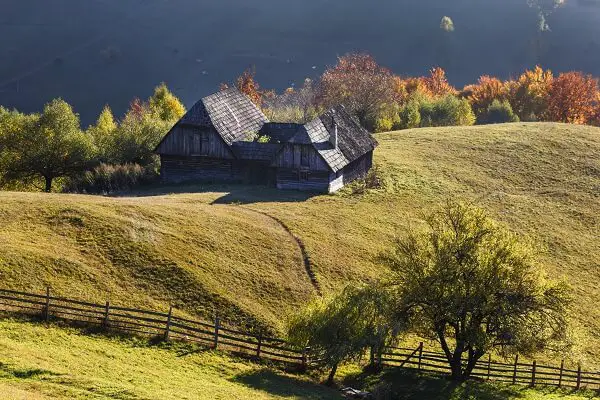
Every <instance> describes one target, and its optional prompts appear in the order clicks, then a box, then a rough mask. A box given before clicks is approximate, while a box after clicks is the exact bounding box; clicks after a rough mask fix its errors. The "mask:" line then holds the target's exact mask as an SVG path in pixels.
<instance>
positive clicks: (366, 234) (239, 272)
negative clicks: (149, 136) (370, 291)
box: [0, 123, 600, 363]
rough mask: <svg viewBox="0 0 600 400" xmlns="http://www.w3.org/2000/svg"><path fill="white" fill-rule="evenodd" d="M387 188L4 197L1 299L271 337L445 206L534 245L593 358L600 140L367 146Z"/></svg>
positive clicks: (507, 136)
mask: <svg viewBox="0 0 600 400" xmlns="http://www.w3.org/2000/svg"><path fill="white" fill-rule="evenodd" d="M377 138H378V140H379V142H380V147H379V149H378V150H377V151H376V156H375V162H376V164H377V165H378V167H379V169H380V172H381V176H382V179H383V181H384V182H385V188H384V189H381V190H377V191H368V192H367V193H364V194H352V193H351V190H344V192H342V193H340V194H336V195H324V196H315V197H308V196H306V195H304V194H301V193H290V192H279V191H276V190H270V189H265V188H255V187H248V186H235V185H233V186H200V185H195V186H182V187H166V188H156V189H154V190H152V191H146V192H143V193H139V194H138V195H137V196H135V197H132V196H130V197H113V198H107V197H93V196H81V195H61V194H51V195H47V194H41V193H40V194H35V193H14V192H4V193H0V225H1V226H2V229H1V230H0V243H2V245H1V246H0V285H1V286H3V287H10V288H15V289H26V290H36V291H42V290H44V289H45V287H46V285H50V286H51V287H52V290H53V292H54V293H57V294H62V295H68V296H71V297H77V298H82V299H88V300H94V301H103V300H105V299H106V298H108V297H110V299H111V301H113V302H114V303H120V304H123V305H135V306H146V307H151V308H156V309H166V308H167V307H168V305H169V304H170V303H172V304H174V305H175V306H176V307H177V309H178V312H181V313H186V314H190V315H204V316H212V315H213V313H214V310H215V309H219V310H220V312H221V313H222V314H225V318H226V319H230V320H236V321H241V322H244V321H246V322H249V323H252V324H254V323H260V324H262V325H264V326H267V327H270V328H271V329H272V330H274V331H277V330H280V329H281V328H282V324H283V322H284V320H285V316H286V315H287V314H288V313H290V312H292V311H293V310H294V309H296V308H297V307H298V306H299V305H301V304H303V303H305V302H306V301H308V300H309V299H310V298H311V297H312V296H316V295H317V290H316V289H315V287H314V286H313V283H312V282H311V279H310V277H309V274H308V273H307V271H306V268H305V263H304V260H303V253H302V251H301V249H300V248H299V246H298V243H297V241H296V239H299V240H301V242H302V244H303V246H304V248H305V251H306V254H305V256H308V259H309V261H310V268H311V269H312V272H313V273H314V275H315V276H316V279H317V281H318V284H319V286H320V287H321V288H322V289H323V291H324V292H328V291H331V290H334V289H335V288H337V287H340V286H341V285H344V284H346V283H348V282H351V281H359V280H365V279H370V278H373V277H376V276H378V275H379V274H381V273H382V267H381V266H380V265H378V263H377V257H378V256H379V254H381V252H382V251H384V250H385V249H386V248H387V247H388V246H389V244H390V243H391V241H392V240H393V237H394V235H396V234H401V233H402V231H403V230H404V229H405V228H406V227H407V226H409V224H413V225H414V224H418V223H419V219H420V215H422V214H423V213H426V212H427V211H428V210H429V209H430V208H431V207H433V206H436V205H438V204H440V203H441V202H443V201H444V200H446V199H448V198H454V199H465V200H473V201H475V202H476V203H477V204H478V205H481V206H483V207H485V208H486V209H488V210H489V211H490V213H491V214H492V216H493V217H494V218H496V219H498V220H500V221H502V222H504V223H506V224H507V225H509V226H510V228H511V229H513V230H515V231H517V232H519V233H523V234H526V235H529V236H532V237H533V238H535V239H536V240H537V241H538V242H539V243H540V244H541V245H542V246H543V247H544V248H545V253H544V254H543V256H542V257H541V261H542V263H543V265H544V266H545V267H546V269H547V270H548V271H549V273H550V274H551V275H552V276H555V277H556V276H564V277H565V279H567V280H568V281H569V282H570V283H571V284H572V285H573V287H574V289H575V293H576V302H575V310H574V312H575V318H576V320H577V321H578V322H579V324H580V325H581V326H582V334H583V335H584V338H585V339H584V342H585V343H586V345H587V346H586V348H585V351H584V352H583V353H582V354H575V355H573V357H577V358H580V357H581V358H582V359H583V360H584V361H586V362H588V363H593V359H594V358H595V359H596V360H598V359H600V334H599V333H598V332H600V308H599V307H597V304H598V302H599V301H600V289H598V285H597V282H598V281H600V268H599V267H600V261H599V260H600V242H599V241H598V239H597V238H598V236H599V234H600V229H599V226H600V224H599V222H600V221H599V220H600V197H599V195H598V193H600V157H599V156H600V129H598V128H591V127H577V126H571V125H562V124H523V123H518V124H507V125H497V126H477V127H470V128H462V127H461V128H436V129H418V130H408V131H402V132H392V133H386V134H380V135H378V136H377Z"/></svg>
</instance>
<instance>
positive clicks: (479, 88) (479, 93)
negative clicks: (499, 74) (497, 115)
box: [463, 75, 508, 119]
mask: <svg viewBox="0 0 600 400" xmlns="http://www.w3.org/2000/svg"><path fill="white" fill-rule="evenodd" d="M507 96H508V90H507V86H506V85H505V84H504V82H502V81H501V80H500V79H498V78H493V77H491V76H487V75H484V76H482V77H480V78H479V81H478V82H477V83H476V84H474V85H469V86H466V87H465V88H464V89H463V97H466V98H467V100H469V103H471V106H472V107H473V112H475V115H476V116H477V118H478V119H479V117H480V116H481V115H482V114H484V113H485V112H486V110H487V109H488V107H489V106H490V105H491V104H492V102H493V101H494V100H500V101H502V100H505V99H506V98H507Z"/></svg>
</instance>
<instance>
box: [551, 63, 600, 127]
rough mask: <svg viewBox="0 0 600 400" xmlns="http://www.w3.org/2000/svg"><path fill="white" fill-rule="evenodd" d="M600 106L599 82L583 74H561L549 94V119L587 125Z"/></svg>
mask: <svg viewBox="0 0 600 400" xmlns="http://www.w3.org/2000/svg"><path fill="white" fill-rule="evenodd" d="M597 106H598V80H597V79H596V78H594V77H592V76H591V75H584V74H582V73H581V72H567V73H564V74H560V75H559V76H558V78H556V79H555V80H554V82H553V83H552V86H551V88H550V92H549V99H548V111H547V115H548V119H549V120H550V121H556V122H567V123H571V124H586V123H588V122H589V121H591V120H592V119H593V118H594V114H595V111H596V107H597Z"/></svg>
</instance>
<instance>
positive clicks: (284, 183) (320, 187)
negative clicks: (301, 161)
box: [276, 168, 329, 192]
mask: <svg viewBox="0 0 600 400" xmlns="http://www.w3.org/2000/svg"><path fill="white" fill-rule="evenodd" d="M276 180H277V189H288V190H306V191H311V192H327V191H328V190H329V172H326V171H308V170H304V171H302V170H299V169H292V168H278V169H277V173H276Z"/></svg>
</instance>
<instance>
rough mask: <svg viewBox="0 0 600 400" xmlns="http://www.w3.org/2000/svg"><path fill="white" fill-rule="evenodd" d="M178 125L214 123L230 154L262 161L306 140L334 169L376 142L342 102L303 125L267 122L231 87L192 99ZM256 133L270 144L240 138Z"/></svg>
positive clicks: (213, 125) (201, 125)
mask: <svg viewBox="0 0 600 400" xmlns="http://www.w3.org/2000/svg"><path fill="white" fill-rule="evenodd" d="M178 124H184V125H192V126H197V127H201V128H214V129H215V130H216V131H217V132H218V133H219V135H220V136H221V137H222V138H223V140H224V141H225V142H226V143H227V144H228V145H229V146H231V149H232V151H233V153H234V155H235V156H236V158H238V159H242V160H260V161H268V160H270V159H272V158H274V157H275V155H276V153H277V151H278V150H279V149H281V148H282V147H283V146H282V145H283V144H285V143H294V144H305V145H310V144H312V145H313V146H314V148H315V149H316V150H317V151H318V153H319V154H320V155H321V157H322V158H323V159H324V160H325V162H326V163H327V165H328V166H329V167H330V168H331V170H332V171H334V172H337V171H339V170H341V169H342V168H344V167H345V166H346V165H348V164H350V163H351V162H353V161H355V160H357V159H358V158H360V157H362V156H363V155H364V154H366V153H368V152H370V151H373V150H374V149H375V147H376V146H377V141H376V140H375V139H373V137H372V136H371V134H370V133H369V132H368V131H367V130H366V129H364V128H363V127H362V126H361V125H360V123H359V122H358V121H357V120H356V118H354V117H352V116H351V115H350V114H349V113H348V112H347V111H346V110H345V109H344V107H343V106H339V107H335V108H333V109H331V110H329V111H327V112H325V113H324V114H323V115H321V116H319V117H318V118H315V119H314V120H313V121H310V122H308V123H307V124H304V125H301V124H294V123H274V122H269V121H268V119H267V117H266V116H265V115H264V114H263V113H262V112H261V111H260V109H259V108H258V107H257V106H256V105H255V104H254V103H252V101H250V99H249V98H248V97H246V96H245V95H244V94H242V93H241V92H240V91H238V90H237V89H236V88H229V89H225V90H223V91H220V92H218V93H215V94H213V95H210V96H208V97H205V98H203V99H202V100H200V101H198V102H197V103H196V104H195V105H194V106H193V107H192V108H191V109H190V110H189V111H188V112H187V113H186V114H185V115H184V116H183V118H181V120H180V121H179V122H178ZM336 128H337V146H334V144H333V142H334V140H333V137H332V136H333V135H334V132H335V131H336ZM257 132H258V133H259V134H260V135H266V136H269V137H270V143H252V142H245V141H244V140H246V138H247V136H248V134H249V133H257ZM169 133H170V132H169ZM167 135H168V134H167ZM163 140H164V139H163ZM157 148H158V147H157Z"/></svg>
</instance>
